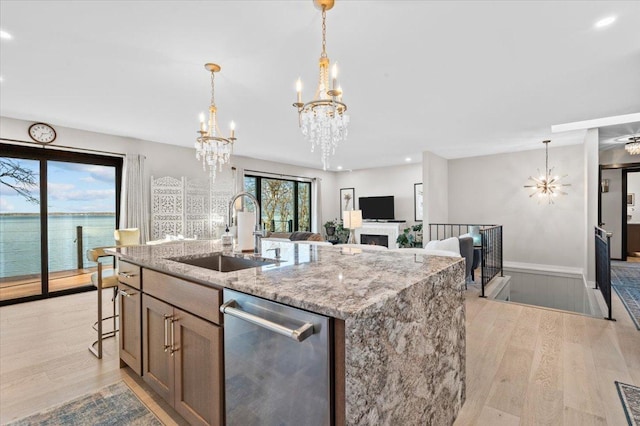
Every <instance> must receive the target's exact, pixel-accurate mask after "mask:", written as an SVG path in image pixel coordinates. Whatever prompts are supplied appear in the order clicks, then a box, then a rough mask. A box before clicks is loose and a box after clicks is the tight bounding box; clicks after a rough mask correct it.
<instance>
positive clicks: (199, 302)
mask: <svg viewBox="0 0 640 426" xmlns="http://www.w3.org/2000/svg"><path fill="white" fill-rule="evenodd" d="M144 292H145V293H147V294H150V295H151V296H154V297H156V298H158V299H161V300H165V301H167V302H169V303H171V304H172V305H174V306H177V307H178V308H180V309H184V310H185V311H188V312H191V313H193V314H195V315H197V316H199V317H201V318H204V319H206V320H209V321H211V322H213V323H216V324H220V315H221V314H220V310H219V308H220V303H221V302H220V301H221V300H222V290H220V289H217V288H213V287H207V286H204V285H202V284H197V283H194V282H191V281H186V280H183V279H180V278H176V277H172V276H170V275H166V274H163V273H160V272H156V271H152V270H150V269H145V270H144Z"/></svg>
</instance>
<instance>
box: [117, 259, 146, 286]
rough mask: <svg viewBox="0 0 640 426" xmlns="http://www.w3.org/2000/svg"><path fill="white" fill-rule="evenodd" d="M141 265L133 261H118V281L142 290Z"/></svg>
mask: <svg viewBox="0 0 640 426" xmlns="http://www.w3.org/2000/svg"><path fill="white" fill-rule="evenodd" d="M140 270H141V269H140V267H139V266H138V265H134V264H133V263H129V262H125V261H124V260H120V261H118V281H120V282H121V283H125V284H127V285H129V286H131V287H133V288H137V289H138V290H140V289H141V288H142V287H141V286H140V283H141V280H140Z"/></svg>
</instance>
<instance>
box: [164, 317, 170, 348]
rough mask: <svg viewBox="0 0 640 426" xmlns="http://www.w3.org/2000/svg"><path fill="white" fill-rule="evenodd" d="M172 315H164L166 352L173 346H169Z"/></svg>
mask: <svg viewBox="0 0 640 426" xmlns="http://www.w3.org/2000/svg"><path fill="white" fill-rule="evenodd" d="M170 320H171V315H167V314H165V315H164V351H165V352H167V351H168V350H169V348H170V347H171V345H170V344H169V321H170Z"/></svg>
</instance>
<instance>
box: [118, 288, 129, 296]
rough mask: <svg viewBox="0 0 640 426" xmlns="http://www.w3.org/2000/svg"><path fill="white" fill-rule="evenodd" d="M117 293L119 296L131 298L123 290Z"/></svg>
mask: <svg viewBox="0 0 640 426" xmlns="http://www.w3.org/2000/svg"><path fill="white" fill-rule="evenodd" d="M118 293H120V296H124V297H131V295H130V294H129V293H127V292H126V291H124V290H120V291H118Z"/></svg>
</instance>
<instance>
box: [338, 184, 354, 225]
mask: <svg viewBox="0 0 640 426" xmlns="http://www.w3.org/2000/svg"><path fill="white" fill-rule="evenodd" d="M355 209H356V190H355V189H354V188H340V219H342V212H343V211H348V210H355Z"/></svg>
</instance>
